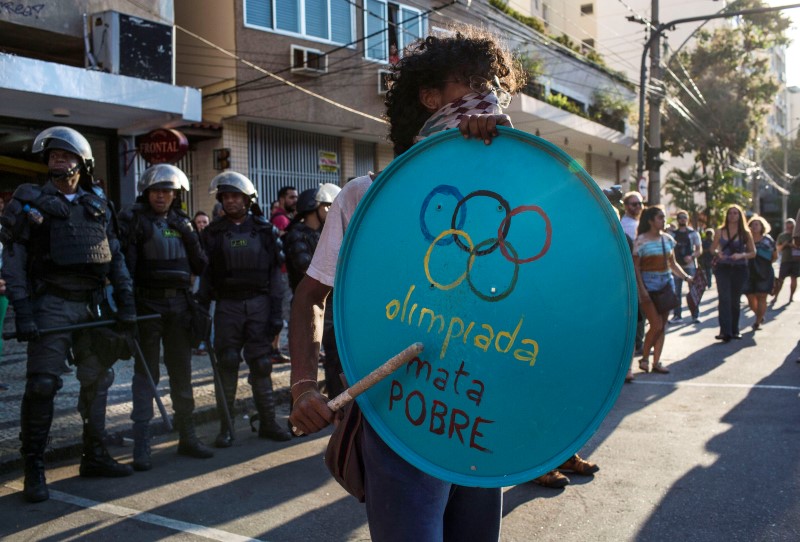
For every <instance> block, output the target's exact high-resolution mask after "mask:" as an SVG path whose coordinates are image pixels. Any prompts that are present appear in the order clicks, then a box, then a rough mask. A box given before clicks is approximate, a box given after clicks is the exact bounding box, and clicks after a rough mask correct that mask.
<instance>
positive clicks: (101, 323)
mask: <svg viewBox="0 0 800 542" xmlns="http://www.w3.org/2000/svg"><path fill="white" fill-rule="evenodd" d="M157 318H161V315H160V314H148V315H146V316H137V317H136V322H137V323H139V322H144V321H147V320H155V319H157ZM117 324H119V320H97V321H95V322H84V323H83V324H73V325H69V326H59V327H50V328H47V329H40V330H39V335H49V334H51V333H71V332H73V331H81V330H84V329H93V328H96V327H106V326H114V325H117ZM16 338H17V332H16V331H12V332H10V333H3V340H4V341H8V340H11V339H16Z"/></svg>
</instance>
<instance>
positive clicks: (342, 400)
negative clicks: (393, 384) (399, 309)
mask: <svg viewBox="0 0 800 542" xmlns="http://www.w3.org/2000/svg"><path fill="white" fill-rule="evenodd" d="M424 348H425V346H424V345H423V344H422V343H414V344H412V345H411V346H409V347H408V348H406V349H405V350H403V351H402V352H400V353H399V354H397V355H395V356H393V357H392V358H390V359H389V360H388V361H386V362H385V363H384V364H383V365H381V366H380V367H378V368H376V369H375V370H373V371H372V372H371V373H369V374H368V375H367V376H365V377H364V378H362V379H361V380H359V381H358V382H356V383H355V384H353V385H352V386H350V387H349V388H347V389H346V390H344V391H343V392H342V393H340V394H339V395H337V396H336V397H334V398H333V399H331V400H330V401H328V408H329V409H331V410H332V411H334V412H336V411H338V410H341V409H342V408H343V407H345V406H346V405H347V404H348V403H350V402H351V401H352V400H353V399H355V398H356V397H358V396H359V395H361V394H362V393H364V392H365V391H367V390H368V389H370V388H371V387H372V386H374V385H375V384H377V383H378V382H380V381H381V380H383V379H384V378H386V377H387V376H389V375H390V374H392V373H393V372H395V371H396V370H397V369H398V368H400V366H401V365H405V364H406V363H408V362H409V361H411V360H412V359H414V358H415V357H416V356H418V355H419V354H420V352H422V350H423V349H424ZM292 432H293V433H294V434H295V435H297V436H300V435H302V434H303V433H302V432H301V431H300V430H298V429H297V427H292Z"/></svg>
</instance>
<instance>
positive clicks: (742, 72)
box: [662, 0, 790, 201]
mask: <svg viewBox="0 0 800 542" xmlns="http://www.w3.org/2000/svg"><path fill="white" fill-rule="evenodd" d="M764 5H765V4H764V3H763V2H761V1H760V0H738V1H736V2H732V3H731V4H730V5H729V6H728V10H729V11H740V10H743V9H752V8H757V7H763V6H764ZM789 24H790V21H789V19H788V18H786V17H785V16H784V15H782V14H780V13H779V12H773V13H765V14H759V15H752V16H747V17H739V18H738V19H736V24H731V25H730V26H726V27H725V28H719V29H717V30H715V31H714V32H708V31H701V32H699V33H698V36H697V45H696V47H695V48H694V49H693V50H692V51H682V52H680V53H678V54H677V55H675V57H673V58H672V59H671V62H670V64H669V65H670V67H671V68H672V70H673V72H675V73H678V72H681V73H682V70H683V67H685V68H686V70H687V71H688V73H689V75H690V76H691V78H692V80H693V82H694V84H695V85H696V86H697V89H698V91H699V92H698V91H692V96H690V95H689V93H688V92H687V90H686V89H687V88H690V86H689V85H687V84H686V82H685V81H683V82H682V83H683V84H682V85H681V84H679V83H678V82H676V81H675V80H674V79H672V78H666V79H665V82H666V83H667V91H668V94H667V103H668V104H669V105H670V107H668V108H667V109H666V110H665V112H664V119H663V131H662V141H663V144H664V148H665V149H666V150H667V151H669V152H670V153H671V154H672V155H674V156H677V155H683V154H687V153H689V154H693V155H694V156H695V160H696V161H697V162H698V163H699V164H700V167H701V171H702V173H703V174H704V175H708V176H709V179H722V178H724V177H725V175H726V172H727V171H728V168H729V167H730V166H731V165H733V164H735V163H736V161H737V159H738V158H737V157H738V156H739V155H740V154H742V153H743V152H744V151H745V149H746V148H747V147H748V146H749V145H751V144H752V143H753V142H755V141H757V138H758V135H759V133H760V132H761V130H762V126H763V124H764V120H765V118H766V115H767V113H768V111H769V107H770V105H771V104H772V103H773V102H774V99H775V95H776V94H777V92H778V89H779V86H778V83H777V82H776V81H775V80H774V79H773V77H772V76H771V75H770V66H769V56H768V55H767V54H766V50H767V49H768V48H769V47H772V46H775V45H781V44H785V43H787V38H786V37H785V35H784V32H785V30H786V29H787V28H788V27H789ZM678 61H680V62H678ZM681 65H682V67H680V66H681ZM684 87H686V88H684ZM710 196H712V194H711V193H709V192H707V191H706V198H707V201H712V200H709V199H708V198H709V197H710Z"/></svg>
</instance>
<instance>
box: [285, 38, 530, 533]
mask: <svg viewBox="0 0 800 542" xmlns="http://www.w3.org/2000/svg"><path fill="white" fill-rule="evenodd" d="M523 83H524V75H523V73H522V71H521V70H520V69H519V67H518V64H517V63H516V62H515V61H514V60H513V59H512V56H511V53H510V52H509V51H508V50H507V49H506V48H505V47H503V46H502V45H500V43H499V42H498V41H497V39H496V38H495V37H494V36H492V35H490V34H488V33H486V32H483V31H481V30H478V29H476V28H472V27H464V28H459V29H457V31H456V32H453V33H450V34H448V35H441V36H429V37H427V38H425V39H424V40H421V41H417V42H416V43H414V44H412V45H411V46H409V47H408V48H406V49H405V50H404V54H403V58H401V59H400V60H399V61H398V62H397V64H395V65H393V66H391V76H390V82H389V84H390V87H389V91H388V93H387V96H386V116H387V118H388V120H389V124H390V133H389V138H390V139H391V141H392V142H393V144H394V150H395V153H397V154H402V153H403V152H405V151H407V150H408V149H409V148H411V146H412V145H413V144H414V143H415V142H416V141H419V140H420V139H423V138H425V137H427V136H429V135H433V134H434V133H437V132H440V131H442V130H447V129H452V128H457V129H458V130H460V132H461V133H462V134H464V136H465V137H470V138H480V139H482V140H483V141H484V142H485V143H487V144H489V143H491V140H492V138H493V137H495V136H497V130H496V126H497V125H503V126H511V121H510V119H509V118H508V116H506V115H503V114H502V107H504V106H507V105H508V101H509V99H510V94H511V93H515V92H517V91H518V90H519V89H520V87H521V86H522V84H523ZM371 183H372V178H371V177H370V176H364V177H358V178H356V179H353V180H352V181H350V182H349V183H347V185H345V187H344V188H343V189H342V191H341V193H340V194H339V196H338V197H337V198H336V200H335V201H334V202H333V205H332V206H331V208H330V211H329V213H328V219H327V221H326V225H325V228H324V229H323V231H322V235H321V237H320V240H319V244H318V245H317V249H316V251H315V253H314V258H313V260H312V261H311V265H310V266H309V267H308V271H307V274H306V276H305V277H304V278H303V280H302V281H301V282H300V284H299V285H298V287H297V291H296V292H295V297H294V304H293V305H292V316H291V323H290V336H291V340H290V342H289V345H290V349H291V358H292V376H291V381H292V385H291V388H292V389H291V392H292V400H293V403H294V410H293V412H292V415H291V417H290V420H291V422H292V424H293V425H294V426H295V427H296V428H297V429H298V430H299V431H302V432H303V433H315V432H317V431H319V430H320V429H322V428H324V427H325V426H327V425H328V424H330V423H331V422H332V421H333V418H334V413H333V412H332V411H331V410H330V409H329V408H328V406H327V404H326V402H327V398H326V397H325V396H323V395H322V394H321V393H320V392H319V389H318V387H317V364H318V361H319V343H320V336H321V335H322V314H323V313H324V307H325V303H326V299H327V298H328V294H329V293H330V292H331V290H332V287H333V279H334V275H335V271H336V263H337V260H338V257H339V249H340V247H341V244H342V239H343V237H344V232H345V228H346V227H347V224H349V221H350V218H351V217H352V216H353V213H354V212H355V209H356V206H357V205H358V203H359V202H360V201H361V198H362V197H363V196H364V194H365V193H366V191H367V189H368V188H369V186H370V185H371ZM361 453H362V456H363V460H364V475H365V493H366V495H365V499H366V508H367V519H368V522H369V529H370V534H371V536H372V540H374V541H377V542H380V541H387V540H472V541H479V542H480V541H490V540H491V541H496V540H498V538H499V536H500V519H501V512H502V493H501V490H500V489H499V488H475V487H465V486H460V485H456V484H452V483H448V482H445V481H443V480H439V479H438V478H435V477H433V476H430V475H428V474H425V473H423V472H422V471H420V470H419V469H417V468H416V467H414V466H412V465H411V464H410V463H408V462H407V461H405V460H404V459H403V458H402V457H400V456H399V455H397V454H396V453H395V452H394V451H393V450H392V449H391V448H390V447H389V446H388V445H387V444H386V443H385V442H384V441H383V440H382V439H381V438H380V436H378V434H377V433H376V432H375V430H374V429H373V428H372V427H371V426H370V424H369V423H368V422H367V421H366V420H365V421H364V428H363V434H362V439H361Z"/></svg>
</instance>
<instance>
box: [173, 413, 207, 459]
mask: <svg viewBox="0 0 800 542" xmlns="http://www.w3.org/2000/svg"><path fill="white" fill-rule="evenodd" d="M175 422H176V424H177V426H178V432H179V434H180V440H179V441H178V454H179V455H186V456H189V457H196V458H198V459H208V458H210V457H214V452H213V451H211V448H209V447H208V446H206V445H205V444H203V443H202V442H200V440H199V439H198V438H197V434H196V433H195V430H194V420H193V419H192V416H191V414H190V415H188V416H183V415H182V416H175Z"/></svg>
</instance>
